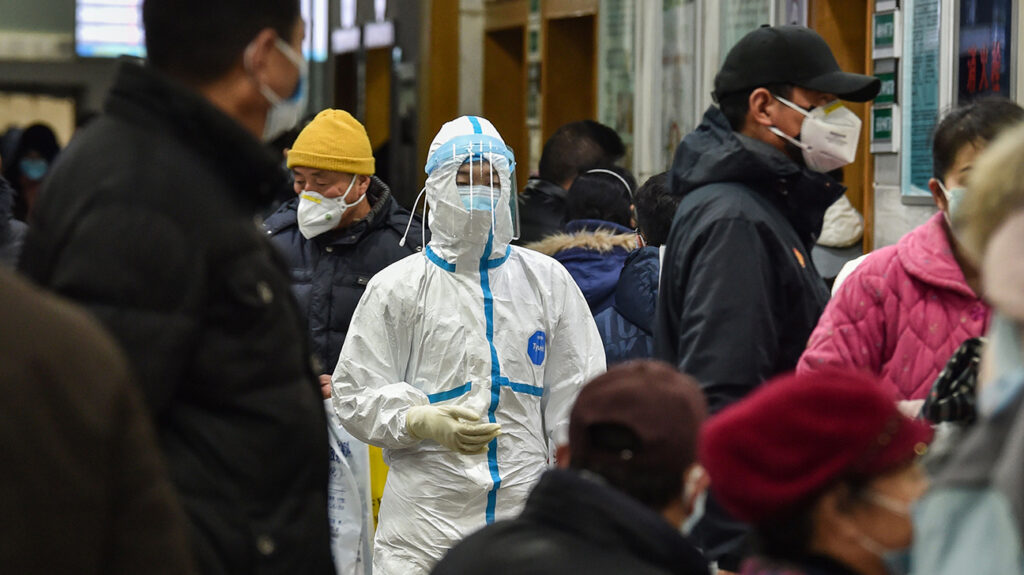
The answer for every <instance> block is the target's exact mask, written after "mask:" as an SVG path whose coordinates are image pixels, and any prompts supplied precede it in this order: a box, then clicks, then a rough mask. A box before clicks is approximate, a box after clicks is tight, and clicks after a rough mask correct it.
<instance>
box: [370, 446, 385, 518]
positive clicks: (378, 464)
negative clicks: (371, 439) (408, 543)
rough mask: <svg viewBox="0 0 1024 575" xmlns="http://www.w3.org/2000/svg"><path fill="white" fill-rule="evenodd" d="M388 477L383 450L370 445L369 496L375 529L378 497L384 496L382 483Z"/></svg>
mask: <svg viewBox="0 0 1024 575" xmlns="http://www.w3.org/2000/svg"><path fill="white" fill-rule="evenodd" d="M387 479H388V466H387V464H386V463H384V452H383V451H381V449H380V448H379V447H374V446H372V445H371V446H370V496H371V497H372V498H373V528H374V529H377V514H378V513H380V498H381V497H383V496H384V483H385V482H387Z"/></svg>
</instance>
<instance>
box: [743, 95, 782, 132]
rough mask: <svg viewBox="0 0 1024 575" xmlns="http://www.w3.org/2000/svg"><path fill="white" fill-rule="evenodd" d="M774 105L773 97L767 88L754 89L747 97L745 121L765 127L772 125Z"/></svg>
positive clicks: (773, 122)
mask: <svg viewBox="0 0 1024 575" xmlns="http://www.w3.org/2000/svg"><path fill="white" fill-rule="evenodd" d="M776 105H777V102H776V100H775V97H774V96H772V93H771V92H770V91H769V90H768V89H767V88H757V89H755V90H754V91H753V92H751V93H750V97H749V98H748V99H747V121H748V122H753V123H754V124H757V125H760V126H764V127H766V128H767V127H770V126H774V125H775V121H774V120H772V115H773V114H774V113H775V107H776Z"/></svg>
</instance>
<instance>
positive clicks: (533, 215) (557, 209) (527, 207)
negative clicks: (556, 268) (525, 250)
mask: <svg viewBox="0 0 1024 575" xmlns="http://www.w3.org/2000/svg"><path fill="white" fill-rule="evenodd" d="M568 193H569V192H568V191H566V190H565V188H563V187H561V186H559V185H557V184H553V183H551V182H549V181H547V180H542V179H540V178H531V179H530V180H529V181H527V182H526V186H525V187H524V188H523V191H522V193H520V194H519V240H518V241H517V242H516V243H518V244H519V245H521V246H525V245H526V244H529V243H532V242H538V241H540V240H542V239H544V238H546V237H547V236H550V235H551V234H557V233H561V231H562V226H564V225H565V198H566V195H567V194H568Z"/></svg>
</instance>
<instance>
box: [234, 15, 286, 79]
mask: <svg viewBox="0 0 1024 575" xmlns="http://www.w3.org/2000/svg"><path fill="white" fill-rule="evenodd" d="M276 40H277V32H275V31H274V29H273V28H264V29H263V30H260V33H259V34H257V35H256V37H255V38H253V40H252V42H249V45H248V46H246V48H245V52H243V53H242V59H243V61H242V65H243V66H244V68H245V70H246V72H248V73H249V74H252V75H253V76H256V79H257V80H259V81H261V82H263V83H266V82H267V81H268V79H267V78H264V77H263V75H264V74H266V73H267V70H268V68H269V63H270V53H271V52H272V51H273V50H274V44H275V42H276Z"/></svg>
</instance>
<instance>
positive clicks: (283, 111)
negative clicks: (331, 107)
mask: <svg viewBox="0 0 1024 575" xmlns="http://www.w3.org/2000/svg"><path fill="white" fill-rule="evenodd" d="M274 45H275V46H276V47H277V49H278V50H280V52H281V53H282V54H284V56H285V57H286V58H288V61H290V62H291V63H292V65H294V66H295V68H296V69H297V70H298V71H299V79H298V81H297V82H296V84H295V91H294V92H292V95H291V96H289V97H288V98H281V97H280V96H278V95H277V94H276V93H275V92H274V91H273V90H272V89H270V87H269V86H267V85H265V84H260V85H259V90H260V93H261V94H263V97H264V98H266V99H267V101H268V102H270V110H268V111H267V121H266V123H265V124H264V127H263V140H264V141H266V142H269V141H271V140H273V139H274V138H276V137H278V136H280V135H281V134H283V133H285V132H287V131H288V130H291V129H292V128H294V127H295V125H296V124H298V123H299V120H300V119H301V118H302V113H303V112H304V111H305V110H306V100H307V98H308V93H309V90H308V86H309V64H308V63H307V62H306V60H305V59H304V58H303V57H302V54H299V53H298V52H296V51H295V49H294V48H292V47H291V46H289V45H288V43H287V42H285V41H284V40H282V39H280V38H278V39H277V40H275V42H274Z"/></svg>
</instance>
